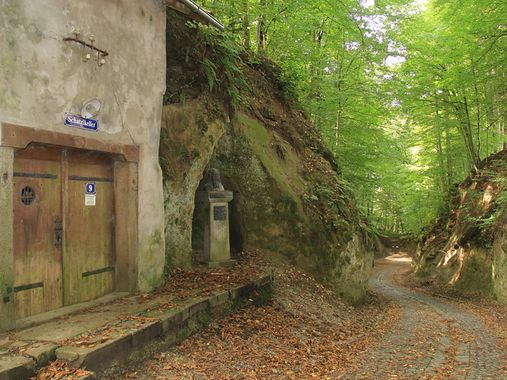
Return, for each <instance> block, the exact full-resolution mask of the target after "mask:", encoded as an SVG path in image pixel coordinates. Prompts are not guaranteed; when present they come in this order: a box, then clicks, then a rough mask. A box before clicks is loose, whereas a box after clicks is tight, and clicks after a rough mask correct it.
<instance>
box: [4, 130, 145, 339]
mask: <svg viewBox="0 0 507 380" xmlns="http://www.w3.org/2000/svg"><path fill="white" fill-rule="evenodd" d="M32 143H37V144H43V145H51V146H56V147H60V148H62V149H65V148H73V149H82V150H88V151H97V152H102V153H107V154H110V155H111V156H112V157H113V158H114V178H115V181H114V195H115V197H114V198H115V202H114V203H115V204H114V207H115V218H116V224H115V231H114V235H115V249H114V250H115V256H116V268H115V285H116V286H115V291H120V292H133V291H135V290H136V288H137V277H138V265H137V263H138V163H139V147H138V146H136V145H123V144H116V143H113V142H109V141H101V140H98V139H96V138H89V137H84V136H76V135H71V134H67V133H61V132H52V131H48V130H42V129H35V128H31V127H25V126H20V125H15V124H10V123H0V331H5V330H10V329H12V328H14V327H15V317H14V302H13V297H12V292H13V281H14V278H13V273H14V260H13V253H14V252H13V239H14V236H13V233H14V230H13V221H14V215H13V198H14V197H13V195H14V194H13V190H14V188H13V179H12V178H13V165H14V152H15V151H16V150H20V149H25V148H26V147H27V146H28V145H30V144H32Z"/></svg>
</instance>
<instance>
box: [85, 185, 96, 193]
mask: <svg viewBox="0 0 507 380" xmlns="http://www.w3.org/2000/svg"><path fill="white" fill-rule="evenodd" d="M86 194H95V182H88V183H87V184H86Z"/></svg>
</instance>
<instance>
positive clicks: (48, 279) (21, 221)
mask: <svg viewBox="0 0 507 380" xmlns="http://www.w3.org/2000/svg"><path fill="white" fill-rule="evenodd" d="M60 159H61V158H60V152H59V151H56V150H54V149H50V148H41V147H30V148H27V149H26V150H24V151H20V152H17V153H16V155H15V160H14V293H15V296H14V300H15V311H16V318H17V319H19V318H24V317H27V316H30V315H33V314H38V313H41V312H45V311H49V310H52V309H56V308H59V307H61V306H62V251H61V240H59V239H58V236H57V235H58V233H59V231H61V230H59V227H61V213H62V209H61V207H62V204H61V186H62V183H61V164H60ZM55 227H56V232H55ZM60 236H61V235H60Z"/></svg>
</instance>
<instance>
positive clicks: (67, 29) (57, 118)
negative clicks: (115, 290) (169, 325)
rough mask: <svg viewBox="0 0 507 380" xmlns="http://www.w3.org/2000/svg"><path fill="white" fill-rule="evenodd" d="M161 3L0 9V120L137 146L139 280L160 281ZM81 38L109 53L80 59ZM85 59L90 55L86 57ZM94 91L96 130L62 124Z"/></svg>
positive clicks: (98, 1) (11, 2)
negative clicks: (100, 59) (100, 61)
mask: <svg viewBox="0 0 507 380" xmlns="http://www.w3.org/2000/svg"><path fill="white" fill-rule="evenodd" d="M165 25H166V19H165V7H164V6H163V2H162V1H158V0H145V1H138V2H132V1H129V0H114V1H103V0H87V1H70V0H40V1H25V0H4V1H2V2H1V9H0V121H4V122H12V123H15V124H21V125H26V126H30V127H34V128H40V129H45V130H51V131H58V132H63V133H69V134H74V135H81V136H86V137H92V138H98V139H102V140H110V141H114V142H115V143H120V144H121V143H124V144H136V145H139V146H140V148H141V149H140V152H141V153H140V162H139V281H138V287H139V289H140V290H142V291H145V290H149V289H151V288H153V287H154V286H156V285H158V284H160V283H161V281H162V271H163V266H164V252H165V247H164V212H163V196H162V176H161V170H160V167H159V164H158V146H159V135H160V118H161V112H162V96H163V93H164V91H165V54H166V47H165ZM75 29H79V30H80V31H81V35H80V38H82V39H86V40H87V41H89V37H90V35H92V34H93V35H94V36H95V42H94V44H95V46H97V47H98V48H100V49H103V50H106V51H108V52H109V56H108V57H107V58H106V64H105V65H104V66H102V67H99V66H98V65H97V63H96V62H95V61H93V59H92V60H90V61H89V62H84V61H83V57H84V54H85V53H86V52H83V48H82V47H81V46H80V45H78V44H76V43H72V42H63V41H62V39H63V38H64V37H72V36H73V35H72V32H73V30H75ZM92 57H93V54H92ZM93 98H98V99H100V101H101V102H102V109H101V111H100V113H99V115H98V116H97V117H96V118H97V119H98V120H99V122H100V127H99V128H100V130H99V131H98V132H88V131H83V130H79V129H75V128H71V127H66V126H64V125H63V117H64V114H65V113H67V112H68V113H79V111H80V109H81V107H82V104H83V103H84V102H85V101H87V100H89V99H93Z"/></svg>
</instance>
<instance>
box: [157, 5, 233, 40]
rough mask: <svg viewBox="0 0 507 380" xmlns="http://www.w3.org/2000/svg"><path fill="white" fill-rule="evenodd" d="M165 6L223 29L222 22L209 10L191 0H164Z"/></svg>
mask: <svg viewBox="0 0 507 380" xmlns="http://www.w3.org/2000/svg"><path fill="white" fill-rule="evenodd" d="M165 2H166V4H167V6H168V7H169V8H172V9H174V10H176V11H178V12H180V13H183V14H185V15H186V16H188V17H190V18H192V19H194V20H196V21H199V22H203V23H205V24H210V25H213V26H214V27H215V28H217V29H218V30H220V31H222V32H223V31H224V30H225V28H224V26H223V24H222V23H221V22H220V21H218V20H217V19H216V18H215V17H213V16H212V15H211V14H210V13H209V12H207V11H205V10H204V8H201V7H200V6H199V5H197V4H196V3H195V2H194V1H193V0H165Z"/></svg>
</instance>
